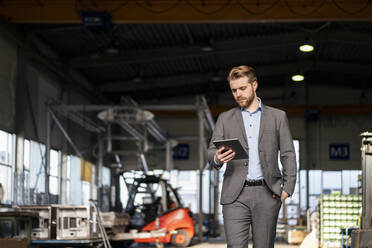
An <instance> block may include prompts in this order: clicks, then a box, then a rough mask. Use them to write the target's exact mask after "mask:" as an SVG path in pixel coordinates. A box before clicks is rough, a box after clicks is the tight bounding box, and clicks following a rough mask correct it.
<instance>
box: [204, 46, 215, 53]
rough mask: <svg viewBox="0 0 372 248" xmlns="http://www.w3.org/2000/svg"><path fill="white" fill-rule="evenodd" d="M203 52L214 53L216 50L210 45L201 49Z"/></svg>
mask: <svg viewBox="0 0 372 248" xmlns="http://www.w3.org/2000/svg"><path fill="white" fill-rule="evenodd" d="M201 50H202V51H203V52H212V51H213V50H214V48H213V47H212V46H210V45H205V46H203V47H202V48H201Z"/></svg>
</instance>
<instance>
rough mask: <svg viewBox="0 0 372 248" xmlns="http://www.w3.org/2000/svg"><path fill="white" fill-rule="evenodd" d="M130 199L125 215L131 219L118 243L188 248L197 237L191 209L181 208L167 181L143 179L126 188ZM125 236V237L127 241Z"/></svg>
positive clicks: (144, 177) (157, 178)
mask: <svg viewBox="0 0 372 248" xmlns="http://www.w3.org/2000/svg"><path fill="white" fill-rule="evenodd" d="M127 186H128V193H129V199H128V202H127V206H126V208H125V212H126V213H128V214H129V215H130V224H129V226H128V229H127V231H126V234H123V235H119V236H117V237H116V238H117V239H121V240H123V239H126V240H128V239H132V240H134V242H136V243H156V244H164V243H171V244H172V245H175V246H177V247H186V246H188V245H189V244H190V243H191V239H192V238H193V236H194V221H193V219H192V212H191V211H190V209H188V208H185V207H183V206H182V204H181V201H180V198H179V196H178V193H177V190H176V189H174V188H172V186H171V185H170V184H168V182H167V181H166V180H164V179H161V178H160V177H157V176H153V175H143V177H141V178H135V179H134V181H133V183H131V184H127ZM124 236H125V237H124Z"/></svg>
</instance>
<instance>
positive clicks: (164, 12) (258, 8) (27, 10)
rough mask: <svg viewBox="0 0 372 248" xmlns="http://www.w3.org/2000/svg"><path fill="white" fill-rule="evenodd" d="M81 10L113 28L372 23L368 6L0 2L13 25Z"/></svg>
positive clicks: (70, 17)
mask: <svg viewBox="0 0 372 248" xmlns="http://www.w3.org/2000/svg"><path fill="white" fill-rule="evenodd" d="M81 10H94V11H107V12H110V13H112V18H113V21H114V22H115V23H180V22H183V23H184V22H199V23H200V22H204V23H211V22H214V23H216V22H257V21H324V20H329V21H333V20H337V21H338V20H353V21H354V20H371V19H372V6H371V4H370V2H369V1H365V0H353V1H326V0H324V1H298V0H273V1H262V2H260V1H257V0H245V1H232V0H209V1H194V0H179V1H174V0H163V1H118V0H95V1H92V0H80V1H74V0H65V1H61V0H48V1H43V2H42V4H40V2H39V1H35V0H28V1H27V0H2V1H1V5H0V16H1V17H2V18H4V19H7V20H11V21H12V22H14V23H81V18H80V16H79V13H80V11H81Z"/></svg>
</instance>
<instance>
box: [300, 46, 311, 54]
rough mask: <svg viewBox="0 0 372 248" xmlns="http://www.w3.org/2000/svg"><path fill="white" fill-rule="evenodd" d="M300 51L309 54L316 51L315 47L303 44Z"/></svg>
mask: <svg viewBox="0 0 372 248" xmlns="http://www.w3.org/2000/svg"><path fill="white" fill-rule="evenodd" d="M299 49H300V51H301V52H304V53H309V52H312V51H314V46H313V45H310V44H303V45H301V46H300V47H299Z"/></svg>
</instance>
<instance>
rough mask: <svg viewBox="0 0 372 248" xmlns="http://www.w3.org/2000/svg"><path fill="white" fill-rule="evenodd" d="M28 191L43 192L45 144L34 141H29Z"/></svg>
mask: <svg viewBox="0 0 372 248" xmlns="http://www.w3.org/2000/svg"><path fill="white" fill-rule="evenodd" d="M29 154H30V158H29V159H30V160H29V170H30V177H29V180H30V191H31V192H34V193H35V194H38V193H44V192H45V171H44V164H45V161H44V154H45V145H43V144H40V143H38V142H35V141H30V151H29Z"/></svg>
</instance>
